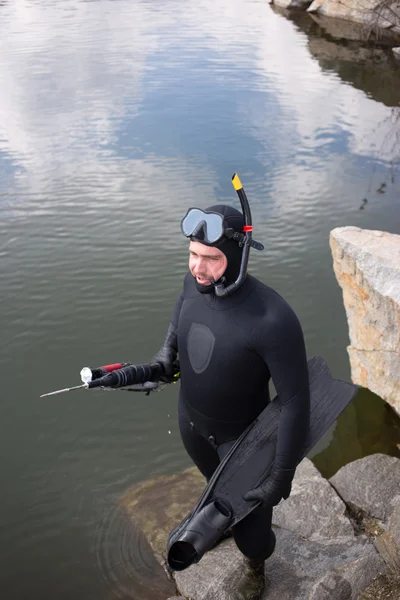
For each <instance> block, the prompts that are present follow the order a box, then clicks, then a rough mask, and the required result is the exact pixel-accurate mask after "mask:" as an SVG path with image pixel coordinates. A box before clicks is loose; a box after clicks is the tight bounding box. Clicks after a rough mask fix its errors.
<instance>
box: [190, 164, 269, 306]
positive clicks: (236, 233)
mask: <svg viewBox="0 0 400 600" xmlns="http://www.w3.org/2000/svg"><path fill="white" fill-rule="evenodd" d="M232 185H233V187H234V188H235V190H236V192H237V195H238V196H239V200H240V204H241V208H242V219H240V221H241V224H240V226H239V227H240V229H239V227H238V226H237V225H235V226H232V225H231V223H230V222H229V218H230V217H229V218H228V221H225V220H224V215H223V214H220V213H219V209H220V208H223V207H220V206H216V207H211V208H210V209H207V210H206V211H203V210H201V209H199V208H190V209H189V210H188V212H187V213H186V215H185V217H184V218H183V219H182V222H181V229H182V232H183V234H184V235H185V236H186V237H188V238H190V239H191V240H193V241H199V242H201V243H203V244H205V245H208V246H214V247H217V248H218V247H220V248H221V249H222V246H221V240H223V239H224V238H225V239H226V240H232V242H233V243H235V244H237V247H238V248H241V249H242V252H241V257H240V259H239V260H240V266H239V269H238V271H236V272H235V275H234V277H235V279H234V281H232V279H233V278H229V277H228V283H227V278H226V277H225V276H224V275H223V276H222V277H221V279H219V280H218V281H213V280H211V285H210V287H211V286H213V288H214V289H213V291H214V293H215V295H216V296H217V297H219V298H225V297H226V296H229V295H231V294H233V293H234V292H235V291H236V290H238V289H239V287H240V286H241V285H242V284H243V282H244V280H245V279H246V275H247V265H248V262H249V254H250V247H252V248H255V249H256V250H264V246H263V245H262V244H260V243H258V242H256V241H255V240H253V238H252V231H253V226H252V218H251V211H250V205H249V201H248V200H247V196H246V193H245V191H244V189H243V186H242V183H241V181H240V179H239V176H238V174H237V173H234V175H233V176H232ZM214 210H215V212H214ZM235 212H236V213H237V214H238V215H240V213H239V211H236V209H235ZM242 224H243V225H242ZM238 229H239V230H238ZM232 242H229V243H232ZM223 251H224V250H223ZM225 253H226V251H225ZM238 262H239V261H238ZM229 264H230V263H229V258H228V268H229ZM236 273H237V275H236ZM202 293H204V292H202Z"/></svg>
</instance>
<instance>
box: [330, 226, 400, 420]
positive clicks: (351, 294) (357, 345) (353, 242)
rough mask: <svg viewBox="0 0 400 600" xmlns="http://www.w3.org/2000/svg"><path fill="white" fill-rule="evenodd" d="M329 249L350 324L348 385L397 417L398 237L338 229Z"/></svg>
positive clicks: (399, 402) (399, 357)
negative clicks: (371, 395) (362, 389)
mask: <svg viewBox="0 0 400 600" xmlns="http://www.w3.org/2000/svg"><path fill="white" fill-rule="evenodd" d="M330 245H331V250H332V255H333V266H334V271H335V275H336V278H337V280H338V283H339V285H340V286H341V288H342V289H343V301H344V305H345V309H346V313H347V320H348V323H349V335H350V346H349V347H348V352H349V356H350V363H351V370H352V380H353V382H354V383H357V384H359V385H361V386H363V387H367V388H369V389H370V390H371V391H373V392H375V393H376V394H378V395H379V396H381V397H382V398H384V399H385V400H386V401H387V402H389V404H391V405H392V406H393V407H394V408H395V410H397V412H398V413H399V414H400V236H399V235H394V234H390V233H386V232H382V231H370V230H363V229H360V228H358V227H340V228H337V229H334V230H333V231H332V232H331V235H330Z"/></svg>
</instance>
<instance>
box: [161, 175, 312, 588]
mask: <svg viewBox="0 0 400 600" xmlns="http://www.w3.org/2000/svg"><path fill="white" fill-rule="evenodd" d="M239 184H240V181H239ZM235 187H236V186H235ZM236 189H238V188H237V187H236ZM242 205H243V203H242ZM245 216H246V215H245ZM219 224H222V225H219ZM219 227H221V231H222V235H221V236H220V237H219V238H218V235H219V233H220V232H219V229H218V228H219ZM182 230H183V232H184V234H185V235H186V237H188V238H189V239H190V244H189V273H188V274H187V275H186V277H185V281H184V289H183V293H182V294H181V295H180V297H179V298H178V300H177V302H176V305H175V309H174V312H173V315H172V319H171V323H170V326H169V329H168V333H167V336H166V339H165V342H164V345H163V347H162V348H161V349H160V351H159V352H158V354H157V355H156V356H155V357H154V358H153V361H154V362H159V363H161V364H162V365H163V368H164V371H165V374H166V376H167V377H170V376H171V375H172V372H173V364H174V361H175V360H176V358H177V356H178V355H179V364H180V373H181V386H180V394H179V426H180V432H181V437H182V441H183V444H184V446H185V448H186V451H187V452H188V454H189V455H190V457H191V459H192V460H193V462H194V463H195V464H196V465H197V467H198V468H199V469H200V471H201V472H202V473H203V475H204V476H205V477H206V479H207V480H209V479H210V477H211V476H212V474H213V472H214V471H215V469H216V468H217V466H218V464H219V463H220V461H221V460H222V458H223V457H224V456H225V455H226V453H227V451H228V450H229V449H230V448H231V446H232V444H233V443H234V441H235V440H236V439H237V438H238V437H239V436H240V434H241V433H242V432H243V431H244V430H245V429H246V427H247V426H248V425H249V424H250V423H251V422H252V421H253V420H254V419H255V418H256V417H257V416H258V415H259V414H260V413H261V411H262V410H263V409H264V408H265V407H266V405H267V404H268V403H269V402H270V396H269V389H268V384H269V381H270V379H271V377H272V381H273V383H274V385H275V388H276V390H277V393H278V395H279V398H280V402H281V414H280V420H279V428H278V438H277V449H276V455H275V460H274V465H273V469H272V473H271V475H270V476H269V477H268V478H267V479H266V480H265V481H264V482H263V483H262V485H260V486H259V487H258V488H256V489H254V490H249V491H248V492H247V494H245V496H244V497H245V499H246V500H259V501H260V502H261V504H260V506H259V507H257V508H256V509H255V510H253V511H252V512H251V513H250V514H249V515H248V516H247V517H245V518H244V519H243V520H242V521H240V522H239V523H238V524H237V525H235V526H234V527H233V528H232V534H233V537H234V540H235V543H236V545H237V547H238V548H239V550H240V551H241V552H242V554H243V555H244V561H243V568H242V570H241V571H240V573H239V574H238V581H237V585H236V590H237V598H238V599H239V598H240V599H241V600H257V599H258V598H260V597H261V595H262V592H263V589H264V585H265V575H264V561H265V560H266V559H267V558H269V557H270V556H271V554H272V553H273V551H274V548H275V536H274V533H273V531H272V529H271V520H272V507H273V506H275V505H277V504H278V503H279V502H280V500H281V499H282V498H288V496H289V494H290V490H291V482H292V479H293V476H294V472H295V468H296V466H297V464H298V462H299V460H300V459H301V457H302V455H301V452H302V449H303V448H304V444H305V441H306V438H307V434H308V428H309V400H310V399H309V383H308V369H307V360H306V352H305V346H304V339H303V333H302V330H301V326H300V324H299V322H298V319H297V317H296V315H295V314H294V312H293V310H292V309H291V308H290V306H289V305H288V304H287V303H286V302H285V300H283V298H282V297H281V296H279V294H278V293H277V292H275V291H274V290H273V289H271V288H269V287H268V286H266V285H264V284H263V283H261V282H260V281H259V280H257V279H255V278H254V277H252V276H251V275H249V274H247V272H246V269H245V267H246V266H247V257H244V254H243V253H244V252H246V245H243V242H244V238H245V234H244V233H243V231H245V232H246V231H249V227H245V223H244V217H243V215H242V213H240V212H239V211H237V210H236V209H234V208H232V207H229V206H225V205H216V206H211V207H209V208H207V209H206V210H205V211H201V210H200V209H190V210H189V211H188V213H187V215H186V217H185V218H184V219H183V221H182ZM215 232H217V233H215ZM216 238H218V239H216ZM254 245H256V246H257V243H254ZM258 246H260V245H258ZM248 249H249V247H247V253H248ZM247 256H248V255H247ZM226 291H228V292H229V293H228V294H226Z"/></svg>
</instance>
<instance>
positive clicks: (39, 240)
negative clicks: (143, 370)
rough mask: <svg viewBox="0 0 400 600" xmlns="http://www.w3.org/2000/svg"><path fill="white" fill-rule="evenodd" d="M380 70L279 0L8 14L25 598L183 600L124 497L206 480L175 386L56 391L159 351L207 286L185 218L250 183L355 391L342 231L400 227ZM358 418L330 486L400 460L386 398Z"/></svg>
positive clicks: (7, 220) (13, 468)
mask: <svg viewBox="0 0 400 600" xmlns="http://www.w3.org/2000/svg"><path fill="white" fill-rule="evenodd" d="M304 16H305V15H303V17H304ZM310 22H311V21H310ZM356 50H357V48H356ZM379 51H380V50H379ZM360 52H361V51H357V52H354V48H353V47H349V44H346V43H338V42H337V41H335V40H334V39H333V38H332V37H331V36H329V35H327V34H326V33H324V32H323V31H322V30H320V29H319V28H318V26H317V25H316V24H315V23H312V25H309V24H308V22H307V23H305V21H304V19H303V21H299V20H296V19H294V20H290V19H288V18H286V17H285V16H284V15H281V14H278V13H277V12H274V11H273V10H272V9H271V7H270V6H269V5H268V4H266V3H265V2H261V1H260V2H256V1H254V2H253V1H249V0H235V2H232V0H217V1H213V2H211V1H210V0H196V2H186V3H185V5H184V7H183V5H182V2H178V1H167V2H164V3H162V4H159V3H154V2H149V1H140V0H134V1H129V2H128V1H127V0H118V1H114V2H111V1H110V0H107V1H105V0H104V1H92V2H85V1H83V0H67V1H65V2H63V3H59V2H44V1H42V0H36V1H34V0H21V1H20V2H18V3H12V2H2V3H1V4H0V74H1V75H0V261H1V262H0V265H1V269H0V278H1V279H0V283H1V292H2V302H1V338H0V361H1V366H2V373H3V386H2V399H1V421H0V428H1V436H0V444H1V448H0V450H1V456H2V457H3V466H2V469H1V473H2V479H3V485H2V490H3V494H2V498H1V501H0V502H1V510H0V530H1V534H2V535H1V540H2V541H1V554H2V558H3V560H2V567H1V575H2V580H3V590H4V593H6V595H7V598H9V599H11V598H18V599H22V598H32V597H33V596H35V597H36V596H37V597H40V598H42V599H43V600H45V599H46V598H54V597H55V596H56V597H58V598H59V599H60V600H62V599H64V598H65V599H70V598H72V597H73V598H80V597H82V598H83V597H85V598H86V599H89V598H96V600H99V598H104V599H106V598H114V597H127V598H128V597H133V598H137V599H139V598H140V599H141V598H145V597H149V598H153V599H154V598H165V597H166V594H165V588H164V587H163V586H164V585H165V583H164V580H163V579H162V574H160V573H159V572H158V571H157V570H156V567H155V564H154V563H153V562H152V557H151V554H150V552H149V549H148V548H147V547H146V544H145V541H144V540H142V539H141V537H140V533H139V532H137V531H135V529H134V525H131V526H129V527H128V526H127V524H126V523H125V524H124V523H123V520H122V521H121V519H122V517H121V516H120V514H119V509H118V508H117V500H118V497H119V496H120V495H121V494H122V493H123V492H124V491H125V490H126V489H127V488H128V487H129V486H130V485H131V484H132V483H134V482H135V481H139V480H142V479H144V478H148V477H150V476H155V475H159V474H163V473H172V472H175V471H177V470H178V469H180V468H182V467H184V466H188V465H189V464H190V461H189V459H188V457H187V456H186V455H185V452H184V450H183V448H182V445H181V443H180V439H179V433H178V430H177V425H176V390H175V389H168V390H166V391H164V392H163V393H162V394H159V395H153V396H150V397H145V396H139V397H138V396H137V395H129V394H124V393H119V392H116V393H102V392H97V391H93V392H90V393H89V392H74V393H71V394H69V395H64V396H58V397H57V396H56V397H51V398H46V399H43V400H39V395H40V394H41V393H43V392H46V391H50V390H52V389H56V388H60V387H65V386H67V385H75V384H77V383H79V377H78V373H79V370H80V369H81V367H82V366H84V365H93V366H95V365H100V364H104V363H107V362H114V361H116V360H128V361H133V362H144V361H146V360H148V359H149V358H150V357H151V356H152V355H153V354H154V353H155V352H156V351H157V349H158V347H159V345H160V343H161V341H162V339H163V336H164V334H165V331H166V329H167V326H168V321H169V317H170V314H171V311H172V307H173V304H174V301H175V298H176V297H177V295H178V294H179V293H180V290H181V282H182V278H183V276H184V274H185V272H186V263H187V244H186V241H185V240H184V239H183V237H182V236H181V234H180V230H179V223H180V219H181V218H182V215H183V214H184V213H185V212H186V209H187V207H188V206H191V205H192V206H199V207H203V208H205V207H206V206H209V205H211V204H215V203H216V202H226V203H229V204H232V205H234V206H238V201H237V198H236V197H235V192H234V190H233V188H232V186H231V183H230V180H231V175H232V173H233V172H234V171H238V172H239V174H240V177H241V179H242V181H243V183H244V185H245V188H246V191H247V195H248V197H249V199H250V201H251V205H252V210H253V220H254V224H255V232H254V235H255V238H256V239H257V240H260V241H261V242H263V243H264V244H265V246H266V251H265V252H264V253H263V254H258V253H255V252H254V253H253V255H252V258H251V271H252V273H253V274H255V275H256V276H258V277H260V278H261V279H262V280H263V281H265V282H266V283H267V284H268V285H270V286H272V287H274V288H275V289H277V291H278V292H279V293H281V294H282V295H283V296H284V297H285V298H286V299H287V300H288V301H289V303H290V304H291V305H292V306H293V307H294V309H295V310H296V312H297V313H298V315H299V318H300V320H301V322H302V325H303V328H304V333H305V338H306V343H307V349H308V354H309V355H310V356H311V355H313V354H315V353H320V354H322V355H323V356H324V357H325V358H326V360H327V361H328V362H329V364H330V366H331V369H332V372H333V374H334V375H335V376H337V377H341V378H349V376H350V373H349V365H348V357H347V353H346V345H347V344H348V331H347V323H346V318H345V313H344V308H343V303H342V298H341V291H340V288H339V287H338V285H337V283H336V280H335V277H334V274H333V270H332V259H331V255H330V250H329V245H328V239H329V232H330V231H331V229H333V228H334V227H337V226H343V225H357V226H359V227H363V228H372V229H382V230H386V231H390V232H392V233H400V220H399V201H398V199H399V192H400V184H399V171H398V156H399V153H398V144H397V134H396V131H397V130H396V129H395V125H396V121H395V120H396V118H397V117H396V115H397V114H398V113H397V112H396V111H397V109H398V106H399V101H400V85H399V74H398V73H399V72H398V68H397V69H396V67H395V65H394V63H392V61H391V60H390V58H387V57H386V54H385V52H383V54H384V57H385V58H384V61H383V62H382V65H384V66H381V67H379V68H376V65H374V63H373V62H372V61H370V60H366V59H365V57H364V58H362V57H363V54H362V52H361V58H362V60H361V59H360ZM341 419H342V420H341V421H340V423H339V424H338V426H337V427H336V429H335V430H334V431H332V432H330V434H329V436H328V437H327V438H326V439H325V440H324V442H323V443H322V446H321V447H320V448H319V449H318V452H319V450H321V449H322V448H324V447H325V446H327V445H329V444H330V448H331V453H330V454H329V453H328V454H326V453H324V454H323V455H319V458H318V460H319V461H320V462H319V463H318V464H319V465H320V468H321V469H323V470H324V471H325V472H326V473H327V474H329V473H331V472H333V471H334V470H336V469H337V468H338V467H339V466H340V465H341V464H343V463H344V462H346V461H348V460H352V459H353V458H357V457H359V456H360V455H364V454H367V453H369V452H372V451H385V452H390V453H396V452H397V453H398V449H397V446H396V444H398V443H399V441H400V435H399V433H398V430H397V429H396V427H397V425H396V422H394V421H393V422H392V416H391V413H388V412H387V409H386V408H385V405H384V404H382V402H381V401H380V400H379V399H377V398H376V397H374V396H372V395H371V394H369V393H368V392H365V393H363V395H362V396H361V395H360V397H359V399H358V400H357V404H354V406H352V407H350V409H349V411H347V413H345V415H343V417H342V418H341ZM339 425H340V426H339ZM377 432H379V436H378V438H379V439H377ZM316 460H317V458H316ZM121 523H122V524H121ZM151 586H153V587H151ZM146 594H147V596H146Z"/></svg>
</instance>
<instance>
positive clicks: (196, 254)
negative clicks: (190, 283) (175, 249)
mask: <svg viewBox="0 0 400 600" xmlns="http://www.w3.org/2000/svg"><path fill="white" fill-rule="evenodd" d="M189 254H190V257H189V269H190V272H191V274H192V275H193V276H194V277H196V281H197V283H199V284H200V285H210V284H211V280H213V281H218V279H220V277H222V275H223V274H224V273H225V270H226V267H227V266H228V259H227V258H226V256H225V254H224V253H223V252H222V251H221V250H219V249H218V248H212V247H211V246H205V245H204V244H201V243H200V242H190V245H189Z"/></svg>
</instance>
